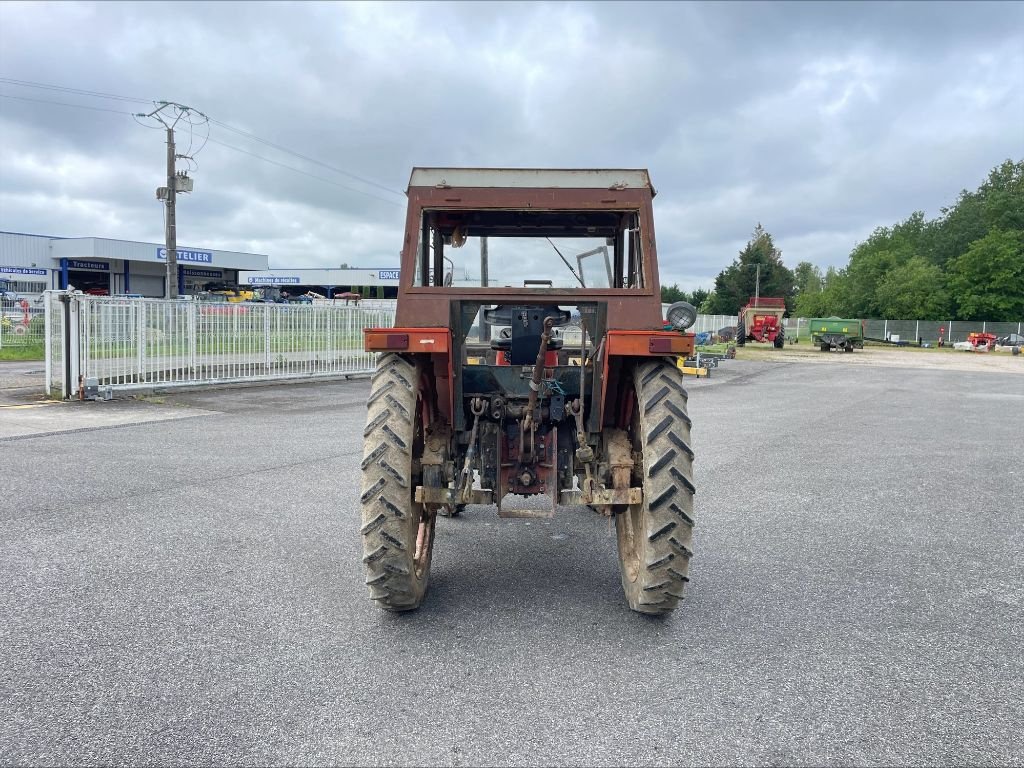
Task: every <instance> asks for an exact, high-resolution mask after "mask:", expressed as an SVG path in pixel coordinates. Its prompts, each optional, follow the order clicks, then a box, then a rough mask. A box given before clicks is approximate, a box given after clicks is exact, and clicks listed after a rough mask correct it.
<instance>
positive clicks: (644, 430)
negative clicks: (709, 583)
mask: <svg viewBox="0 0 1024 768" xmlns="http://www.w3.org/2000/svg"><path fill="white" fill-rule="evenodd" d="M633 391H634V393H635V394H636V397H635V398H634V405H633V418H632V420H631V422H630V434H629V436H630V440H631V443H632V448H633V451H634V453H635V454H642V456H643V461H642V478H641V483H640V484H641V486H642V488H643V502H642V503H640V504H634V505H632V506H628V507H621V508H619V509H617V510H616V515H615V530H616V534H617V539H618V545H619V565H620V569H621V573H622V587H623V590H624V591H625V593H626V599H627V601H628V602H629V607H630V608H632V609H633V610H634V611H638V612H640V613H649V614H664V613H669V612H670V611H672V610H673V609H674V608H675V607H676V605H677V604H678V603H679V601H680V600H681V599H682V598H683V589H684V587H685V585H686V583H687V582H688V581H689V580H690V578H689V568H690V558H691V557H692V555H693V524H694V515H693V494H694V486H693V451H692V450H691V449H690V418H689V416H687V414H686V390H685V389H683V385H682V376H681V374H680V373H679V370H678V369H677V368H676V367H675V366H673V365H670V364H668V363H665V362H662V361H656V362H650V363H643V364H641V365H639V366H637V367H636V369H635V370H634V372H633ZM633 479H634V481H635V480H636V479H637V478H636V469H634V478H633Z"/></svg>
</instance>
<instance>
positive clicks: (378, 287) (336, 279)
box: [238, 267, 400, 299]
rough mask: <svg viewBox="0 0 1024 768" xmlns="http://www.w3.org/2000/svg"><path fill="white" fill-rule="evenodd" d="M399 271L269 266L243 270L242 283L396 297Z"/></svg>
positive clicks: (329, 293)
mask: <svg viewBox="0 0 1024 768" xmlns="http://www.w3.org/2000/svg"><path fill="white" fill-rule="evenodd" d="M399 276H400V275H399V270H398V268H397V267H387V268H375V267H374V268H366V269H362V268H352V269H349V268H344V269H269V270H259V271H253V272H245V271H243V272H240V273H239V275H238V282H239V283H240V284H241V285H243V286H247V285H248V286H253V287H257V286H271V285H272V286H276V287H278V288H280V289H282V290H287V291H290V292H291V293H293V294H295V295H299V294H303V293H307V292H309V291H312V292H314V293H318V294H320V295H322V296H325V297H327V298H329V299H330V298H333V297H335V296H337V295H339V294H342V293H359V294H362V295H363V296H364V297H367V298H376V299H394V298H396V297H397V296H398V278H399Z"/></svg>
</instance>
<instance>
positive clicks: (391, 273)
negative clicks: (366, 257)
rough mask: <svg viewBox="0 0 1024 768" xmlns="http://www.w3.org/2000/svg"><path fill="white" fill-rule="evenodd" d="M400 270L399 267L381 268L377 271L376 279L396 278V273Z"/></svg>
mask: <svg viewBox="0 0 1024 768" xmlns="http://www.w3.org/2000/svg"><path fill="white" fill-rule="evenodd" d="M400 272H401V270H399V269H381V270H378V272H377V279H379V280H397V279H398V275H399V273H400Z"/></svg>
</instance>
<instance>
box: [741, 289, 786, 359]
mask: <svg viewBox="0 0 1024 768" xmlns="http://www.w3.org/2000/svg"><path fill="white" fill-rule="evenodd" d="M785 314H786V300H785V299H769V298H764V297H763V296H761V297H754V298H752V299H750V301H749V302H748V303H747V305H746V306H745V307H741V308H740V310H739V316H738V317H737V319H736V343H737V344H738V345H739V346H741V347H742V346H743V345H744V344H746V343H747V342H748V341H758V342H761V343H769V344H772V345H774V346H775V348H776V349H781V348H782V346H783V344H785V343H786V330H785V328H783V327H782V318H783V316H784V315H785Z"/></svg>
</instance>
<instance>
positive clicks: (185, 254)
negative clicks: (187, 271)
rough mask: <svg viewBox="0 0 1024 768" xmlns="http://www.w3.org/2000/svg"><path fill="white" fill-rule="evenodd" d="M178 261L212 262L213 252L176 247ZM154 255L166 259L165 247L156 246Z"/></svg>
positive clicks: (162, 259)
mask: <svg viewBox="0 0 1024 768" xmlns="http://www.w3.org/2000/svg"><path fill="white" fill-rule="evenodd" d="M177 250H178V261H188V262H191V263H192V264H213V254H212V253H210V252H209V251H186V250H183V249H181V248H178V249H177ZM156 257H157V258H158V259H160V260H161V261H166V260H167V249H166V248H157V249H156Z"/></svg>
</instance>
